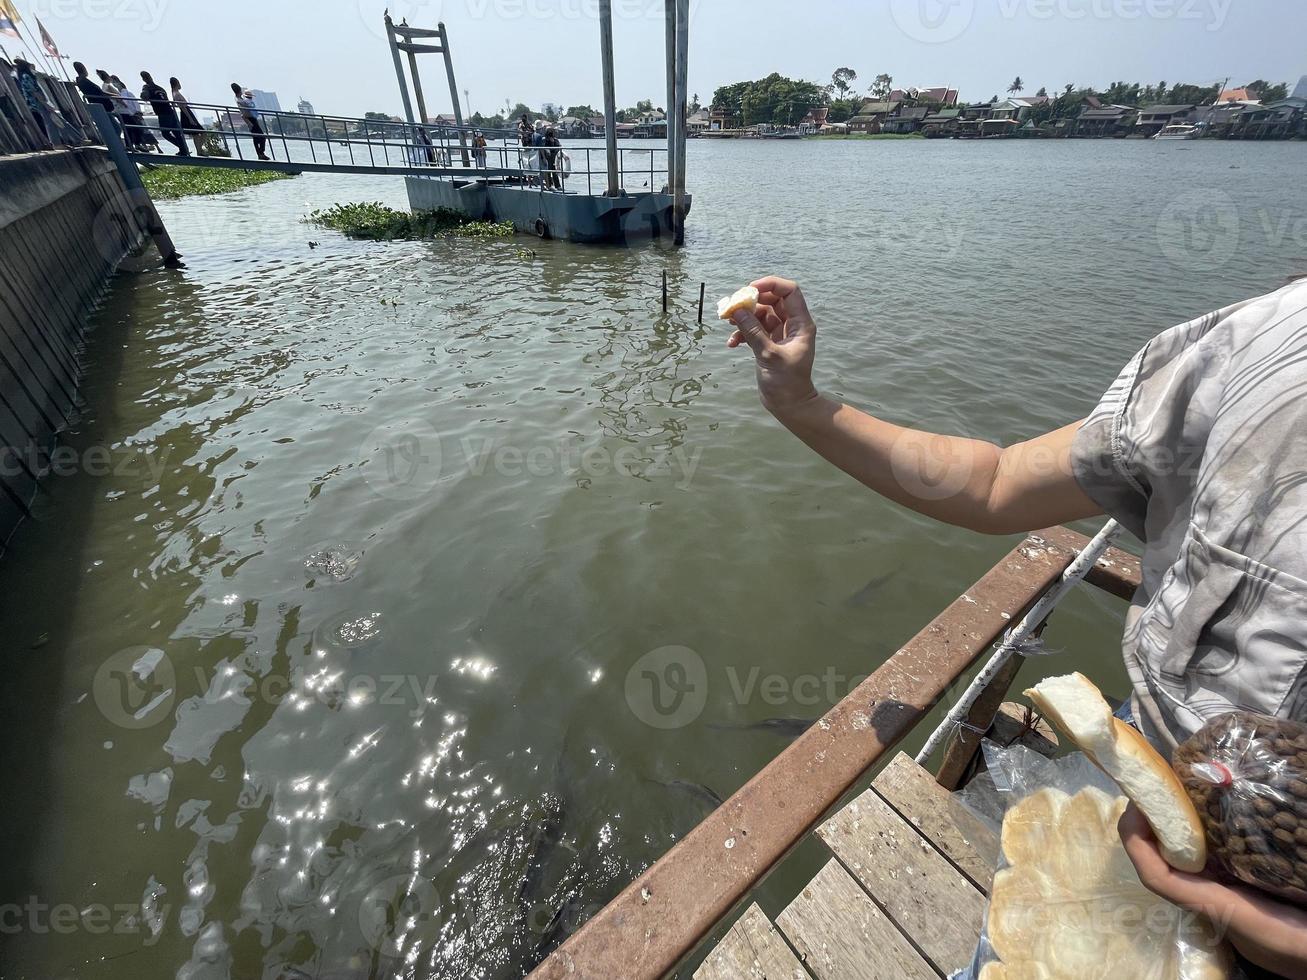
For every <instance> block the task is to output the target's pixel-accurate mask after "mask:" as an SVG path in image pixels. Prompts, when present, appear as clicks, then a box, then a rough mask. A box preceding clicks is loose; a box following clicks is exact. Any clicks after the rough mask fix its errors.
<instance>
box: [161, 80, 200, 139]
mask: <svg viewBox="0 0 1307 980" xmlns="http://www.w3.org/2000/svg"><path fill="white" fill-rule="evenodd" d="M168 85H169V87H170V88H171V89H172V102H173V105H174V106H176V107H177V119H178V121H180V122H181V125H182V131H183V132H185V133H186V135H187V136H189V137H190V138H191V141H192V142H193V143H194V144H195V154H196V156H205V155H206V154H205V152H204V127H203V126H201V125H200V120H199V118H198V117H197V116H196V115H195V112H194V111H193V110H192V109H191V104H190V103H189V102H187V101H186V96H184V95H182V83H181V82H179V81H178V80H177V79H176V78H175V77H174V78H170V79H168Z"/></svg>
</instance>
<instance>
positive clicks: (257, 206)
mask: <svg viewBox="0 0 1307 980" xmlns="http://www.w3.org/2000/svg"><path fill="white" fill-rule="evenodd" d="M1305 152H1307V146H1304V145H1303V144H1278V145H1261V146H1252V145H1239V144H1234V143H1211V144H1207V143H1204V144H1184V143H1180V144H1177V143H1172V144H1156V143H1134V142H1132V143H1128V144H1121V143H1062V142H1052V143H1037V144H1016V143H1003V142H999V143H992V142H991V143H959V142H946V141H940V142H917V143H887V142H847V143H822V144H813V143H806V142H805V143H780V144H772V145H760V144H743V143H727V144H718V143H710V142H699V143H694V144H691V146H690V167H691V176H692V180H691V184H692V189H693V190H694V191H695V192H696V199H695V206H694V213H693V216H692V220H691V224H690V230H689V241H688V244H687V247H686V248H685V249H684V250H683V251H681V252H672V251H670V250H667V249H665V248H660V247H657V246H648V245H646V246H643V247H639V248H632V249H620V248H594V247H589V248H582V247H575V246H569V245H566V244H561V243H556V242H538V241H535V240H534V239H527V238H520V239H517V240H514V241H512V242H509V243H490V244H475V245H469V244H463V243H457V242H455V243H443V242H442V243H434V244H431V243H424V244H413V243H403V244H389V245H379V244H364V243H355V242H349V241H346V240H344V239H342V238H339V237H338V236H336V235H334V234H333V233H330V232H325V231H322V230H319V229H313V228H310V227H307V226H305V225H302V224H300V223H299V220H298V219H299V218H300V216H301V215H303V214H304V213H306V212H307V211H309V210H310V209H312V208H314V207H319V206H325V205H327V204H330V203H333V202H335V201H338V200H351V199H352V200H365V199H379V200H384V201H387V202H389V203H393V204H396V205H403V204H404V196H403V188H402V185H400V183H399V182H398V181H394V180H390V179H372V178H347V177H339V178H333V177H321V176H316V177H314V176H306V177H302V178H298V179H296V180H292V181H285V182H281V183H277V184H272V185H267V186H264V187H261V188H257V189H254V190H252V191H249V192H246V193H242V194H238V195H233V196H229V197H224V198H218V199H208V200H190V201H182V202H176V203H171V204H168V205H167V206H165V207H164V208H163V211H164V214H165V217H166V220H167V222H168V225H169V227H170V229H171V231H172V233H173V235H174V237H175V238H176V239H177V241H178V242H179V244H180V246H181V248H182V251H183V252H184V253H185V254H186V258H187V261H188V262H189V263H190V268H189V269H188V270H187V271H186V272H185V273H183V274H180V275H176V274H165V273H160V272H154V271H150V272H145V273H141V274H137V275H124V276H122V277H120V278H119V279H118V280H117V281H116V282H115V284H114V286H113V289H112V290H111V292H110V293H109V295H108V296H107V298H106V300H105V302H104V306H103V309H102V311H101V312H100V314H99V315H98V316H97V317H96V319H95V322H94V329H93V332H92V334H91V341H90V347H89V351H88V357H87V360H88V363H89V364H90V365H91V368H90V371H89V374H88V377H87V380H86V384H85V388H84V394H85V400H86V405H85V411H84V414H83V416H82V418H81V419H80V421H79V422H78V424H77V426H76V429H75V431H73V432H72V433H70V434H69V435H68V438H67V440H66V444H67V446H68V447H69V450H70V454H69V455H68V456H67V457H65V458H64V459H63V461H62V465H61V469H63V470H66V471H67V472H68V475H66V476H63V477H60V478H58V479H56V480H53V481H51V483H50V484H49V493H48V494H47V495H45V496H43V497H42V498H41V499H40V500H39V501H38V504H37V509H38V512H39V517H40V519H39V521H36V522H30V523H29V524H28V525H26V526H25V527H24V528H23V529H22V530H21V532H20V533H19V535H18V536H17V538H16V539H15V541H14V543H13V546H12V548H11V550H10V552H9V553H8V554H7V555H6V556H5V557H4V560H3V561H2V562H0V595H2V596H3V600H2V601H3V627H4V630H3V635H4V662H5V668H6V674H7V676H6V683H5V686H4V715H3V718H4V725H5V728H6V735H7V738H6V740H5V760H4V762H5V764H4V765H3V766H2V767H0V773H3V776H2V777H0V778H2V779H3V794H4V797H3V798H4V800H5V802H6V816H5V833H4V835H3V837H2V838H0V840H2V841H3V848H4V851H3V853H2V854H0V861H2V863H3V867H4V869H5V881H6V885H5V891H4V895H3V896H0V900H2V901H3V902H9V903H12V904H10V905H6V906H5V911H4V917H3V919H0V926H2V927H3V931H4V932H5V935H4V937H3V949H2V950H0V956H2V957H3V963H4V969H3V975H4V976H6V977H10V976H14V977H43V978H44V977H72V976H76V977H95V978H101V977H103V978H136V977H164V976H173V975H176V976H178V977H185V978H210V977H228V976H230V977H260V976H262V977H269V978H272V977H308V976H313V977H319V976H320V977H381V976H392V975H405V976H409V975H411V976H419V977H421V976H438V977H461V976H478V977H508V976H517V975H520V973H521V970H522V969H523V967H524V966H526V965H529V964H530V963H531V962H532V961H533V958H534V957H535V956H536V955H538V953H539V951H540V950H541V949H543V948H545V947H546V946H547V945H548V944H549V943H550V942H553V941H556V940H557V939H558V938H560V937H561V936H563V935H565V934H566V932H567V930H568V928H569V926H570V925H572V924H574V922H575V921H576V920H578V919H579V918H582V917H584V916H585V915H588V914H589V913H590V912H592V911H593V909H594V908H595V907H597V905H598V904H599V903H602V901H603V900H605V899H606V898H608V897H609V896H611V895H612V894H614V893H615V892H616V891H617V890H618V889H619V888H620V887H621V886H622V885H623V884H624V883H625V882H626V881H628V880H629V879H630V878H631V877H632V876H633V875H634V874H635V873H636V872H637V871H638V870H639V869H640V868H641V867H643V866H645V865H646V864H647V863H648V862H650V861H652V860H653V859H655V858H656V857H657V856H658V855H659V854H661V853H662V852H663V851H665V850H666V849H667V847H668V846H670V844H671V843H672V842H673V841H674V840H676V839H677V838H678V837H679V836H680V835H682V834H683V833H685V831H687V830H688V829H689V828H690V827H692V826H693V825H694V824H695V823H696V822H697V821H698V820H699V819H701V818H702V816H703V815H704V814H705V813H706V812H708V810H709V809H711V807H712V805H713V804H712V802H711V796H710V793H712V794H718V795H720V796H722V797H725V796H727V795H729V794H730V793H731V792H732V791H734V790H735V789H736V788H737V787H738V786H739V785H741V784H742V783H743V782H744V781H745V780H746V779H747V778H748V777H749V776H750V775H752V774H753V773H754V772H755V771H757V769H759V768H760V767H761V766H762V765H763V764H764V763H765V762H766V761H767V760H769V759H770V758H772V757H773V756H774V755H775V754H776V753H777V752H778V751H779V750H780V749H781V748H783V746H784V745H785V744H786V742H785V738H784V736H783V734H782V733H779V732H778V731H777V730H776V728H774V727H763V728H748V727H746V726H748V725H751V724H753V723H757V722H760V721H764V720H766V719H774V718H781V719H787V718H813V717H816V716H817V715H819V714H820V713H821V712H822V711H823V710H824V709H825V708H826V707H827V706H828V705H829V704H830V703H831V702H832V701H833V700H835V699H838V698H839V697H840V696H841V695H842V694H844V693H845V692H846V691H847V690H848V689H849V688H850V687H851V686H852V685H853V684H854V683H856V681H857V680H858V679H860V678H861V677H862V676H863V675H865V674H866V673H868V672H869V671H870V670H872V669H873V668H874V667H876V666H877V665H878V664H879V663H880V662H882V661H883V659H884V658H885V657H886V656H887V655H888V654H889V653H890V652H892V651H893V650H894V649H896V648H897V647H898V646H899V645H901V644H902V642H903V641H904V640H905V639H907V638H908V637H909V636H911V635H912V634H913V633H915V632H916V631H917V630H918V629H919V628H921V627H922V626H923V625H924V624H925V623H926V622H927V621H928V620H929V619H930V618H931V616H932V615H934V613H935V612H937V611H938V610H939V609H940V608H942V607H943V606H944V605H945V604H946V603H947V602H949V601H950V600H951V599H952V598H954V597H955V596H956V595H957V594H958V593H959V592H960V591H961V590H963V589H964V588H965V587H966V586H967V585H968V584H970V583H971V582H972V581H973V580H974V579H975V578H977V577H978V576H979V575H980V574H981V573H982V572H983V571H984V570H985V569H987V568H988V567H989V566H990V565H991V564H992V563H993V562H994V561H995V560H996V559H997V557H998V556H1000V555H1001V554H1002V553H1003V552H1004V551H1006V550H1007V548H1009V547H1010V546H1011V542H1010V541H1007V540H994V539H984V538H979V537H976V536H974V535H971V534H968V533H965V532H962V531H956V530H951V529H947V528H942V527H937V526H934V525H932V524H930V523H928V522H926V521H924V520H922V519H919V518H916V517H915V516H913V515H910V514H908V513H906V512H904V511H902V510H899V509H897V508H895V507H894V506H892V505H889V504H887V503H884V502H882V501H880V500H878V499H875V498H873V497H872V496H871V495H870V494H868V493H865V492H863V491H862V490H861V489H860V488H859V487H857V486H856V485H854V484H852V483H851V482H850V481H849V480H848V479H846V478H845V477H843V476H842V475H840V474H839V473H837V472H836V471H834V470H833V469H831V468H829V467H827V466H825V465H824V464H822V463H821V462H820V461H819V460H817V459H816V458H815V457H814V456H813V455H812V454H810V453H809V452H808V450H806V449H805V448H804V447H803V446H801V445H800V444H798V443H797V442H795V441H794V440H793V439H792V438H791V437H790V436H788V435H787V434H786V433H785V432H784V431H782V430H781V429H780V427H779V426H777V425H776V424H774V423H773V422H772V421H771V420H770V419H769V418H768V417H767V416H766V415H765V414H764V413H763V412H762V410H761V409H760V408H759V406H758V403H757V397H756V394H755V393H754V390H753V381H752V374H753V370H752V366H751V364H750V363H749V360H748V357H747V356H746V354H745V353H744V352H740V351H735V352H731V351H727V350H726V349H725V347H724V346H723V340H724V331H723V330H722V329H721V327H719V326H718V325H717V324H715V323H713V322H711V320H710V322H707V323H705V324H704V325H703V326H699V325H697V324H696V323H695V315H694V310H693V305H694V303H695V302H696V301H697V298H698V286H699V283H700V282H706V283H707V284H708V300H709V305H710V306H711V303H712V300H713V299H714V298H715V297H716V296H717V295H720V294H722V293H724V292H726V291H728V290H730V289H733V288H734V287H736V286H737V285H739V284H740V283H742V282H744V281H747V280H748V279H750V278H752V277H754V276H756V275H759V274H762V273H766V272H780V273H786V274H790V275H793V276H795V277H797V278H799V279H800V280H801V281H802V282H803V283H804V285H805V287H806V289H807V291H808V295H809V297H810V300H811V305H812V306H813V307H814V309H815V311H816V313H817V315H818V318H819V326H820V330H821V334H820V354H819V358H818V364H819V373H820V383H821V385H822V386H823V387H824V388H826V389H827V390H829V391H831V392H833V393H837V394H839V395H841V396H843V397H845V398H847V399H849V400H852V401H854V402H856V403H858V404H861V405H864V406H867V407H869V408H871V409H873V410H875V411H878V412H881V413H884V414H885V415H887V416H888V417H890V418H893V419H895V420H898V421H902V422H908V423H916V424H920V425H923V426H928V427H939V428H942V429H946V430H949V431H966V432H970V433H973V434H976V435H980V436H985V437H989V438H993V439H999V440H1011V439H1015V438H1018V437H1023V436H1028V435H1031V434H1033V433H1036V432H1038V431H1042V430H1045V429H1048V428H1052V427H1055V426H1058V425H1061V424H1064V423H1066V422H1068V421H1071V420H1073V419H1075V418H1077V417H1079V416H1080V415H1082V414H1083V413H1085V412H1086V411H1087V410H1088V409H1089V407H1090V406H1091V405H1092V404H1093V401H1094V399H1095V397H1096V396H1097V394H1098V393H1099V392H1100V391H1101V390H1102V389H1103V388H1104V387H1105V386H1106V384H1107V383H1108V381H1109V380H1110V379H1111V377H1112V376H1113V375H1114V374H1115V372H1116V370H1117V369H1118V368H1119V367H1120V365H1121V364H1123V363H1124V362H1125V361H1126V360H1127V359H1128V358H1129V357H1130V355H1131V354H1132V353H1133V352H1134V351H1135V350H1136V349H1137V348H1138V347H1139V346H1140V345H1141V344H1142V343H1143V342H1144V341H1145V340H1146V339H1147V338H1148V337H1149V336H1151V335H1152V334H1153V333H1155V332H1157V331H1158V330H1160V329H1162V328H1164V327H1166V326H1169V325H1170V324H1172V323H1175V322H1178V321H1180V320H1182V319H1187V318H1188V317H1190V316H1191V315H1194V314H1198V313H1201V312H1204V311H1206V310H1208V309H1210V308H1213V307H1216V306H1219V305H1223V304H1225V303H1228V302H1232V301H1235V300H1237V299H1240V298H1243V297H1245V296H1247V295H1249V294H1253V293H1257V292H1261V291H1265V290H1267V289H1270V288H1273V287H1275V286H1277V285H1279V284H1280V283H1282V282H1283V280H1284V279H1285V277H1286V276H1288V275H1290V274H1291V273H1294V272H1302V271H1307V195H1305V194H1304V191H1303V188H1302V183H1301V175H1302V172H1303V166H1304V157H1303V155H1304V153H1305ZM310 240H314V241H318V242H320V245H319V247H317V248H310V247H309V245H308V242H309V241H310ZM664 269H665V270H667V272H668V276H669V280H670V282H671V288H672V309H671V311H670V312H669V313H668V314H667V315H666V316H664V315H663V314H662V313H661V309H660V302H659V295H658V292H659V290H658V280H659V276H660V273H661V272H662V270H664ZM1121 611H1122V609H1121V606H1120V604H1117V603H1114V602H1112V601H1109V600H1107V599H1104V598H1100V597H1097V596H1094V595H1086V596H1083V597H1080V598H1078V599H1077V600H1076V601H1075V602H1074V603H1073V604H1072V606H1071V607H1070V608H1068V609H1067V610H1066V611H1065V612H1063V613H1060V614H1059V616H1058V618H1057V619H1056V620H1055V623H1054V626H1053V627H1052V628H1051V629H1050V631H1049V635H1048V639H1049V640H1050V643H1051V644H1052V645H1053V646H1055V647H1059V648H1062V649H1064V650H1065V653H1064V654H1063V655H1061V656H1060V657H1058V658H1055V659H1049V660H1047V661H1040V662H1039V663H1037V664H1033V665H1032V668H1031V669H1032V673H1033V672H1038V671H1045V672H1048V671H1054V670H1061V669H1065V668H1066V667H1068V666H1070V665H1072V664H1074V665H1075V666H1077V667H1079V668H1080V669H1084V670H1087V671H1089V672H1090V673H1092V674H1093V675H1094V676H1095V677H1096V678H1097V679H1098V680H1099V681H1100V683H1101V684H1102V685H1103V686H1104V687H1106V688H1108V689H1113V688H1115V689H1117V690H1119V689H1120V688H1121V686H1122V685H1123V683H1124V675H1123V672H1122V670H1121V668H1120V666H1119V662H1118V660H1119V657H1118V653H1117V646H1116V638H1117V635H1118V634H1119V623H1120V616H1121ZM667 647H677V648H688V651H690V652H686V651H685V650H680V651H675V652H672V653H668V652H667V651H665V650H664V648H667ZM672 656H674V657H675V658H676V659H677V660H678V662H680V663H682V664H684V665H686V668H687V673H686V674H685V675H684V677H685V678H686V679H687V680H686V683H688V684H690V685H691V686H692V687H693V691H692V693H691V694H690V695H689V696H688V697H685V698H683V699H682V700H681V702H680V708H679V710H677V711H673V712H670V713H669V714H664V713H660V712H659V711H658V710H657V709H656V707H655V704H654V698H655V697H661V698H662V699H663V700H662V701H661V704H662V706H663V707H664V708H667V707H669V706H671V705H673V704H675V702H674V701H673V700H671V697H672V695H673V694H674V693H675V692H674V691H667V690H663V691H654V690H652V689H651V688H650V686H649V683H648V681H647V679H646V678H645V677H644V674H643V671H644V669H646V668H647V667H648V666H649V665H650V664H651V663H657V664H661V663H665V662H666V658H667V657H672ZM642 658H649V659H644V660H642ZM700 669H701V671H702V673H701V674H699V673H697V672H698V671H700ZM656 673H657V674H658V676H661V677H670V675H667V674H665V673H659V672H656ZM678 676H681V675H678ZM682 686H684V685H682ZM795 877H796V876H795V874H793V873H790V874H783V875H781V876H779V877H777V878H776V879H774V880H773V882H772V883H771V884H770V885H769V893H768V898H767V900H768V901H771V902H772V903H773V904H774V903H775V902H779V901H783V900H784V898H785V894H784V892H785V889H786V888H788V887H792V885H793V879H794V878H795ZM406 895H407V896H408V898H407V899H405V898H404V896H406Z"/></svg>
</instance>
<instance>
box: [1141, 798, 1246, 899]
mask: <svg viewBox="0 0 1307 980" xmlns="http://www.w3.org/2000/svg"><path fill="white" fill-rule="evenodd" d="M1116 829H1117V832H1118V833H1119V834H1120V835H1121V843H1122V844H1123V845H1125V853H1126V856H1127V857H1129V858H1130V862H1131V863H1132V864H1133V865H1134V866H1135V871H1137V872H1138V873H1139V881H1140V883H1141V884H1142V885H1143V886H1144V887H1145V888H1147V889H1148V890H1149V891H1150V892H1152V893H1153V894H1154V895H1160V896H1161V897H1162V898H1165V899H1166V900H1167V901H1169V902H1171V903H1172V904H1174V905H1179V906H1180V907H1181V908H1186V909H1189V910H1190V911H1193V912H1202V913H1208V912H1210V911H1211V909H1212V907H1213V906H1214V905H1220V904H1222V902H1223V901H1228V895H1229V889H1227V888H1225V886H1223V885H1221V884H1219V883H1218V882H1215V881H1212V880H1211V879H1209V878H1204V877H1202V876H1201V875H1195V874H1189V873H1188V872H1186V871H1177V870H1175V868H1173V867H1171V866H1170V865H1169V864H1167V863H1166V858H1164V857H1163V856H1162V852H1161V850H1160V849H1159V848H1158V846H1157V838H1156V837H1154V835H1153V828H1152V827H1150V826H1149V824H1148V821H1147V819H1145V817H1144V815H1143V814H1142V813H1141V812H1140V811H1139V808H1138V807H1136V806H1135V805H1134V804H1133V803H1131V804H1130V805H1129V806H1128V807H1126V809H1125V812H1124V813H1123V814H1121V819H1120V820H1118V821H1117V825H1116Z"/></svg>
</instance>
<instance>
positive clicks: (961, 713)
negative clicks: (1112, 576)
mask: <svg viewBox="0 0 1307 980" xmlns="http://www.w3.org/2000/svg"><path fill="white" fill-rule="evenodd" d="M1120 533H1121V525H1119V524H1118V523H1117V522H1116V521H1108V522H1107V523H1106V524H1104V525H1103V528H1102V530H1100V531H1099V532H1098V534H1096V535H1095V536H1094V539H1093V540H1092V541H1090V542H1089V544H1087V545H1086V546H1085V550H1084V551H1082V552H1080V554H1079V555H1078V556H1076V560H1075V561H1073V562H1072V563H1071V564H1070V565H1068V566H1067V569H1066V571H1065V572H1063V573H1062V578H1061V579H1060V580H1059V581H1058V583H1057V585H1055V586H1053V588H1051V589H1049V590H1048V591H1047V592H1045V593H1044V595H1043V597H1042V598H1041V599H1040V600H1039V601H1038V602H1037V603H1035V606H1034V608H1033V609H1031V610H1030V612H1028V613H1026V615H1025V617H1024V618H1023V619H1022V620H1021V622H1020V623H1018V624H1017V625H1016V626H1015V627H1013V628H1012V629H1010V630H1008V632H1007V633H1006V634H1005V636H1004V637H1003V642H1002V644H1001V645H1000V646H999V648H998V649H997V650H995V651H994V655H993V656H992V657H990V658H989V662H988V663H986V664H985V666H984V667H983V668H981V671H980V673H978V674H977V675H976V676H975V679H974V680H972V682H971V683H970V685H968V686H967V689H966V690H965V691H963V692H962V697H960V698H959V699H958V701H957V703H956V704H954V705H953V707H952V708H951V709H950V710H949V713H948V714H947V715H945V716H944V720H943V721H942V722H940V724H939V727H938V728H936V729H935V731H934V732H932V733H931V736H930V738H929V739H927V740H926V744H925V745H923V746H922V747H921V751H920V752H918V753H917V763H918V764H920V765H924V764H925V762H926V760H927V759H929V758H930V757H931V755H933V754H934V752H935V750H936V749H938V748H939V747H940V744H941V743H942V742H943V741H944V739H945V738H947V737H948V735H949V733H950V732H952V731H953V729H954V728H956V727H957V726H958V725H960V724H961V723H962V721H963V720H964V719H965V718H966V716H967V713H968V712H969V711H970V710H971V706H972V705H973V704H975V703H976V699H977V698H979V697H980V694H981V692H982V691H984V690H985V688H986V687H988V686H989V682H990V681H992V680H993V679H994V676H995V675H996V674H997V673H998V672H999V670H1001V669H1002V667H1003V665H1004V664H1006V663H1007V662H1008V661H1009V660H1011V659H1012V655H1013V654H1015V653H1016V652H1017V650H1018V649H1019V648H1020V647H1021V645H1022V644H1024V643H1025V642H1026V641H1027V640H1029V639H1030V637H1031V636H1032V635H1033V634H1034V632H1035V630H1037V629H1039V626H1040V624H1041V623H1043V622H1044V620H1046V619H1047V618H1048V617H1049V614H1050V613H1051V612H1052V611H1053V610H1054V609H1055V608H1056V607H1057V605H1058V603H1060V602H1061V601H1062V600H1063V599H1065V598H1066V597H1067V595H1068V594H1069V593H1070V592H1071V590H1072V589H1074V588H1075V587H1076V586H1077V585H1078V584H1079V583H1080V582H1081V580H1083V579H1084V577H1085V576H1086V575H1088V574H1089V570H1090V569H1091V568H1093V567H1094V565H1096V564H1097V563H1098V559H1100V558H1102V557H1103V555H1104V554H1105V553H1106V552H1107V549H1108V548H1110V547H1111V546H1112V542H1113V541H1115V540H1116V538H1117V536H1118V535H1119V534H1120Z"/></svg>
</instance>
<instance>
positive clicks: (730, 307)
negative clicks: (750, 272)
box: [717, 286, 758, 320]
mask: <svg viewBox="0 0 1307 980" xmlns="http://www.w3.org/2000/svg"><path fill="white" fill-rule="evenodd" d="M757 306H758V290H757V289H756V288H755V287H753V286H744V287H741V288H740V289H737V290H736V291H735V292H733V293H731V295H729V296H723V297H722V298H721V299H719V300H718V301H717V319H719V320H729V319H730V318H731V317H733V316H734V315H735V314H736V312H738V311H739V310H748V311H749V312H750V313H752V312H753V311H754V310H755V309H757Z"/></svg>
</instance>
